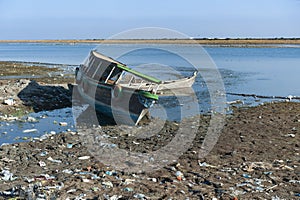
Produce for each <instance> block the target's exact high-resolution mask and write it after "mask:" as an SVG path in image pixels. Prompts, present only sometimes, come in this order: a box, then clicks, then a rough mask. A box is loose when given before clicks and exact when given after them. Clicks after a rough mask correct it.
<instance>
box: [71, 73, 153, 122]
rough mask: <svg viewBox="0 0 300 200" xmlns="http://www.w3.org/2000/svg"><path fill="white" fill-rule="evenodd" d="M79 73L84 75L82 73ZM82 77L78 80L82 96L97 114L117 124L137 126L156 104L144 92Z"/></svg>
mask: <svg viewBox="0 0 300 200" xmlns="http://www.w3.org/2000/svg"><path fill="white" fill-rule="evenodd" d="M79 70H81V69H79ZM78 73H81V74H82V71H79V72H78ZM81 76H82V77H81V78H80V80H79V81H78V80H77V84H78V87H77V88H78V92H79V94H80V96H81V97H82V98H83V99H84V100H85V101H86V102H87V103H88V104H90V105H91V106H93V107H94V108H95V110H96V111H97V112H100V113H102V114H104V115H106V116H108V117H110V118H112V119H114V120H115V122H116V123H122V124H128V125H137V124H138V123H139V121H140V120H141V119H142V118H143V117H144V116H145V115H146V113H147V112H148V108H149V107H151V106H152V105H153V104H154V100H153V99H152V98H146V97H145V96H144V95H143V91H140V90H136V89H132V88H125V87H121V86H119V85H110V84H105V83H97V82H96V81H95V80H92V79H90V78H89V77H88V76H86V75H84V74H82V75H81Z"/></svg>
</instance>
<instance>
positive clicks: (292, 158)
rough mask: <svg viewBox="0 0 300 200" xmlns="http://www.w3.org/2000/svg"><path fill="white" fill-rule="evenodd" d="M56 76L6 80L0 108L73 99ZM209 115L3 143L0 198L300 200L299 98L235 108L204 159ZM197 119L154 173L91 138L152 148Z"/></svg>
mask: <svg viewBox="0 0 300 200" xmlns="http://www.w3.org/2000/svg"><path fill="white" fill-rule="evenodd" d="M35 74H36V72H35ZM4 75H5V74H4ZM56 80H57V82H55V79H51V84H50V83H49V82H47V79H46V78H45V79H43V78H41V79H38V80H30V79H21V80H19V79H9V80H0V87H1V90H0V92H1V98H2V99H1V101H2V100H4V99H6V98H9V97H11V98H13V99H15V101H16V102H15V104H14V105H4V104H1V106H0V112H1V113H2V114H1V115H2V116H3V115H4V113H5V114H6V115H7V116H9V115H12V114H13V113H15V112H16V111H18V110H20V109H21V110H25V111H27V112H38V111H40V110H51V109H57V108H62V107H69V106H71V91H72V89H71V88H69V87H68V83H70V82H69V80H68V79H66V80H65V79H56ZM69 86H70V85H69ZM210 119H211V118H210V115H202V116H195V117H193V118H190V119H187V120H186V121H183V122H181V123H175V122H163V127H162V128H161V129H159V130H158V131H157V132H156V133H155V134H153V135H152V136H151V137H148V138H145V139H138V138H136V134H138V133H141V132H143V131H148V130H149V127H150V128H151V126H150V125H151V123H152V127H156V125H158V124H159V123H161V122H160V121H159V120H153V121H152V122H151V123H145V124H142V125H140V126H138V127H127V126H118V125H106V126H102V127H101V128H97V127H94V128H84V127H85V126H82V127H81V128H79V129H78V130H77V131H68V132H64V133H60V134H55V133H48V134H45V135H44V136H42V137H36V138H32V141H30V142H23V143H15V144H9V145H3V146H1V147H0V160H1V162H0V199H9V198H19V199H170V198H171V199H186V198H189V199H212V198H217V199H299V195H300V189H299V188H300V187H299V186H300V174H299V173H300V169H299V166H300V159H299V153H300V146H299V144H300V136H299V134H300V132H299V130H300V103H293V102H280V103H268V104H264V105H260V106H257V107H251V108H250V107H246V108H245V107H244V108H234V111H233V114H231V115H227V116H226V123H225V126H224V127H223V129H222V131H221V134H220V137H219V139H218V142H217V143H216V145H215V146H214V147H213V149H212V151H211V152H210V153H209V154H208V155H207V156H206V157H204V158H199V156H198V154H199V152H200V151H202V144H203V141H204V140H205V138H206V134H207V130H208V128H209V126H210ZM191 122H198V123H199V126H197V127H196V130H197V134H196V137H195V139H194V141H193V142H192V144H191V145H190V146H189V147H188V148H187V151H185V152H184V153H183V154H182V155H181V156H180V157H179V158H178V159H176V160H174V161H172V162H171V163H170V164H168V165H166V166H162V167H161V168H160V169H157V170H155V171H152V172H143V168H141V169H140V170H139V172H128V171H125V170H120V169H118V166H115V165H114V164H113V163H111V164H108V163H105V162H103V160H101V159H99V157H97V156H95V155H96V154H94V153H93V152H92V151H91V148H90V146H89V140H87V138H89V137H90V136H93V137H94V136H97V135H98V136H99V137H100V136H101V137H102V136H105V138H106V139H108V140H109V141H110V145H102V146H101V147H103V148H104V149H105V148H116V147H118V148H119V149H124V150H126V151H129V152H140V153H147V152H152V151H156V150H159V149H160V148H162V147H164V146H166V145H167V144H168V143H169V142H170V141H171V140H172V139H173V138H174V137H175V136H176V134H177V132H178V130H179V128H180V127H187V126H190V124H191ZM0 128H1V127H0ZM194 128H195V127H192V126H191V129H194ZM95 149H96V148H95ZM111 157H112V159H113V158H114V155H111Z"/></svg>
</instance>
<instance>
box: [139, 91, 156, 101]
mask: <svg viewBox="0 0 300 200" xmlns="http://www.w3.org/2000/svg"><path fill="white" fill-rule="evenodd" d="M139 94H141V95H143V96H144V97H147V98H150V99H154V100H158V95H157V94H152V93H150V92H146V91H139Z"/></svg>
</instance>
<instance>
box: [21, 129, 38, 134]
mask: <svg viewBox="0 0 300 200" xmlns="http://www.w3.org/2000/svg"><path fill="white" fill-rule="evenodd" d="M37 131H38V130H37V129H36V128H33V129H26V130H23V133H33V132H37Z"/></svg>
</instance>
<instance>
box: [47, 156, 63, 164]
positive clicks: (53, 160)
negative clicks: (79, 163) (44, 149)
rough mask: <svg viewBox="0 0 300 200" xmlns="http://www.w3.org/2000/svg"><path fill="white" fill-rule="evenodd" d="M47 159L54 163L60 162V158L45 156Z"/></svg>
mask: <svg viewBox="0 0 300 200" xmlns="http://www.w3.org/2000/svg"><path fill="white" fill-rule="evenodd" d="M47 160H49V161H51V162H54V163H62V161H61V160H55V159H53V158H52V157H49V158H47Z"/></svg>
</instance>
